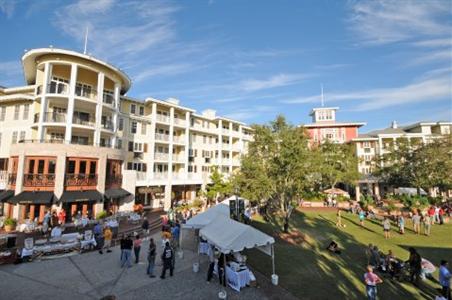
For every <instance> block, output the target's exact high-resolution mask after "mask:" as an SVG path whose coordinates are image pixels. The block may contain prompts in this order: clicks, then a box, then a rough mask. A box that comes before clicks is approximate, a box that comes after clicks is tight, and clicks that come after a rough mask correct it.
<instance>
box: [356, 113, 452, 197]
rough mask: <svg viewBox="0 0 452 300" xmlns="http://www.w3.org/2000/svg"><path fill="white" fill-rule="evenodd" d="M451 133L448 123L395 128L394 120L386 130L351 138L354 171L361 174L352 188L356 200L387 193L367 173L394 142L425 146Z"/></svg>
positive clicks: (428, 123) (451, 125)
mask: <svg viewBox="0 0 452 300" xmlns="http://www.w3.org/2000/svg"><path fill="white" fill-rule="evenodd" d="M451 132H452V123H451V122H419V123H415V124H411V125H408V126H403V127H399V126H398V125H397V122H396V121H394V122H392V124H391V126H390V127H388V128H385V129H381V130H375V131H371V132H369V133H366V134H361V135H359V136H358V137H356V138H354V139H353V143H355V145H356V154H357V156H358V160H359V162H358V170H359V172H360V174H361V180H360V181H359V184H358V185H357V186H356V189H355V193H356V197H357V199H359V198H360V195H361V194H362V193H365V194H370V195H375V196H377V197H380V196H384V194H386V193H387V192H390V190H389V188H388V187H386V186H384V185H382V184H381V183H380V182H379V181H378V178H376V177H374V176H372V175H371V174H372V172H373V171H374V170H375V167H376V163H377V159H378V158H379V157H380V156H381V155H384V154H385V153H388V151H389V150H390V149H391V148H392V147H393V146H394V145H397V142H398V141H400V140H401V139H404V140H405V141H408V143H409V144H411V145H416V144H419V143H428V142H429V141H431V140H433V139H435V138H438V137H439V136H441V135H446V134H450V133H451Z"/></svg>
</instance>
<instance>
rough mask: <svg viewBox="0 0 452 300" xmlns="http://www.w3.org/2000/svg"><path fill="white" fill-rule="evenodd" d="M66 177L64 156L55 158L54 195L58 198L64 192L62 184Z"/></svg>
mask: <svg viewBox="0 0 452 300" xmlns="http://www.w3.org/2000/svg"><path fill="white" fill-rule="evenodd" d="M65 175H66V154H65V153H64V154H60V155H58V156H57V161H56V169H55V195H56V196H57V197H58V198H60V197H61V195H62V194H63V192H64V182H65Z"/></svg>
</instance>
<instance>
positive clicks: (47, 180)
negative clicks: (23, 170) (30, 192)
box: [24, 174, 55, 187]
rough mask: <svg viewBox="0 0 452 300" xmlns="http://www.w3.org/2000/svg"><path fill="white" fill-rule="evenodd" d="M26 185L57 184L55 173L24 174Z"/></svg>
mask: <svg viewBox="0 0 452 300" xmlns="http://www.w3.org/2000/svg"><path fill="white" fill-rule="evenodd" d="M24 186H27V187H30V186H31V187H35V186H36V187H42V186H55V174H24Z"/></svg>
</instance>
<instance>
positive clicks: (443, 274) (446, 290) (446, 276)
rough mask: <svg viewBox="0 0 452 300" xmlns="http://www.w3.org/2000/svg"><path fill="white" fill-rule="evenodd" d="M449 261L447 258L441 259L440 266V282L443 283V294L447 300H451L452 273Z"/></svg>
mask: <svg viewBox="0 0 452 300" xmlns="http://www.w3.org/2000/svg"><path fill="white" fill-rule="evenodd" d="M448 266H449V263H448V262H447V261H445V260H442V261H441V265H440V267H439V284H440V285H441V294H442V295H443V297H444V298H446V299H447V300H451V299H452V297H451V294H450V278H451V273H450V271H449V269H448Z"/></svg>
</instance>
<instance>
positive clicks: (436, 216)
mask: <svg viewBox="0 0 452 300" xmlns="http://www.w3.org/2000/svg"><path fill="white" fill-rule="evenodd" d="M434 216H435V223H438V224H439V223H440V221H439V206H436V205H435V214H434Z"/></svg>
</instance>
